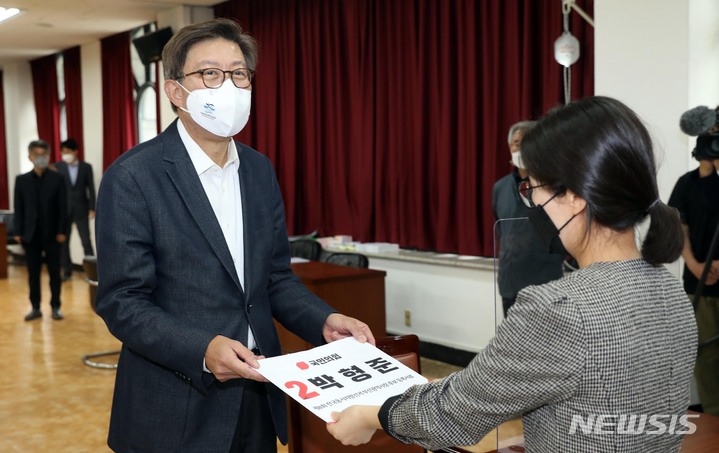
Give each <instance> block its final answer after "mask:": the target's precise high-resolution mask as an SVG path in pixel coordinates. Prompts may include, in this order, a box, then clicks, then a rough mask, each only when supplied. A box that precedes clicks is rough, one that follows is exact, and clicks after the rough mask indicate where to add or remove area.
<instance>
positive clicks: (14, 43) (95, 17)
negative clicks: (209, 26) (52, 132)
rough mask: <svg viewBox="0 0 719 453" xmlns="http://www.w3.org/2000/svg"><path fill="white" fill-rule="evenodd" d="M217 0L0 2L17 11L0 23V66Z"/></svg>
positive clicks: (95, 38)
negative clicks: (182, 7) (186, 5)
mask: <svg viewBox="0 0 719 453" xmlns="http://www.w3.org/2000/svg"><path fill="white" fill-rule="evenodd" d="M217 3H221V1H218V0H154V1H144V0H0V6H3V7H6V8H12V7H14V8H19V9H20V10H22V11H23V13H22V14H21V15H19V16H16V17H14V18H13V19H10V20H9V21H7V22H1V23H0V69H2V68H3V67H4V66H6V65H8V64H11V63H17V62H20V61H28V60H32V59H35V58H38V57H42V56H45V55H50V54H53V53H56V52H58V51H60V50H64V49H67V48H69V47H74V46H77V45H83V44H87V43H91V42H94V41H97V40H99V39H100V38H104V37H106V36H111V35H114V34H115V33H120V32H123V31H128V30H131V29H133V28H135V27H138V26H140V25H144V24H147V23H148V22H153V21H155V20H157V13H158V12H160V11H164V10H168V9H172V8H176V7H178V6H182V5H185V4H188V5H192V6H212V5H215V4H217Z"/></svg>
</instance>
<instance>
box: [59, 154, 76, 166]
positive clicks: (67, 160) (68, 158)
mask: <svg viewBox="0 0 719 453" xmlns="http://www.w3.org/2000/svg"><path fill="white" fill-rule="evenodd" d="M62 160H63V161H65V163H66V164H71V163H73V162H75V156H73V155H72V154H71V153H67V154H63V155H62Z"/></svg>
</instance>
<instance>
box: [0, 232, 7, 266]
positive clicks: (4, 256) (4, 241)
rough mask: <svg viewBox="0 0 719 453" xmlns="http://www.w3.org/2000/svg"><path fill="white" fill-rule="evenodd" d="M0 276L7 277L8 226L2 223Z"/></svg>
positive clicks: (0, 234)
mask: <svg viewBox="0 0 719 453" xmlns="http://www.w3.org/2000/svg"><path fill="white" fill-rule="evenodd" d="M0 278H7V227H6V226H5V224H4V223H0Z"/></svg>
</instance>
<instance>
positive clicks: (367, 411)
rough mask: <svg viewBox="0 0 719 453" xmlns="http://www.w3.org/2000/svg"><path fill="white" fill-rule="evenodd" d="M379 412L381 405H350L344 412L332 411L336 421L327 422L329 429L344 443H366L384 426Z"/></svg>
mask: <svg viewBox="0 0 719 453" xmlns="http://www.w3.org/2000/svg"><path fill="white" fill-rule="evenodd" d="M378 413H379V406H350V407H348V408H347V409H345V410H343V411H342V412H332V419H333V420H334V421H335V422H334V423H328V424H327V431H329V433H330V434H332V436H334V438H335V439H337V440H339V441H340V442H342V444H343V445H361V444H366V443H367V442H369V441H370V439H372V436H373V435H374V432H375V431H377V430H378V429H381V428H382V425H380V423H379V418H377V414H378Z"/></svg>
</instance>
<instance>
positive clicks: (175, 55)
mask: <svg viewBox="0 0 719 453" xmlns="http://www.w3.org/2000/svg"><path fill="white" fill-rule="evenodd" d="M162 62H163V64H164V71H165V84H164V90H165V94H166V95H167V97H168V99H169V100H170V102H172V104H173V106H175V107H176V108H177V109H178V110H177V111H178V115H179V119H177V120H175V121H174V122H173V123H172V124H171V125H170V126H168V127H167V129H165V131H164V132H162V133H161V134H160V135H159V136H157V137H156V138H154V139H152V140H149V141H147V142H144V143H142V144H140V145H138V146H136V147H135V148H133V149H131V150H129V151H128V152H126V153H124V154H123V155H122V156H120V157H119V158H118V159H117V160H116V161H115V162H114V163H113V164H112V165H111V166H110V168H108V170H107V172H106V173H105V175H104V177H103V179H102V184H101V185H100V191H99V193H98V199H97V216H96V222H95V225H96V232H97V267H98V277H99V278H98V282H99V287H98V290H97V313H98V314H99V315H100V316H101V317H102V318H103V319H104V320H105V323H106V324H107V326H108V328H109V330H110V332H112V334H113V335H115V336H116V337H117V338H118V339H120V340H121V341H122V352H121V353H120V359H119V363H118V366H117V377H116V383H115V393H114V397H113V403H112V413H111V417H110V432H109V436H108V444H109V446H110V448H112V449H113V450H115V451H118V452H139V451H142V452H158V453H165V452H169V451H178V452H179V451H181V452H189V453H192V452H223V453H225V452H233V453H236V452H245V453H266V452H275V451H276V449H277V438H278V437H279V439H280V441H281V442H282V443H286V442H287V414H286V402H285V396H284V393H283V392H282V391H281V390H279V389H278V388H277V387H275V386H273V385H272V384H268V383H266V382H265V379H264V378H263V377H262V376H261V375H260V374H259V373H258V372H257V370H256V369H255V368H257V367H258V366H259V365H258V363H257V358H258V356H261V355H262V356H266V357H270V356H276V355H279V354H280V353H281V351H280V343H279V339H278V336H277V331H276V330H275V325H274V322H273V318H274V320H276V321H277V322H279V323H280V324H282V325H283V326H284V327H286V328H288V329H289V330H290V331H292V332H293V333H295V334H297V335H298V336H300V337H301V338H303V339H304V340H306V341H308V342H310V343H312V344H314V345H319V344H322V343H324V342H326V341H334V340H337V339H340V338H344V337H347V336H354V337H355V338H357V339H358V340H359V341H369V342H370V343H372V344H374V337H373V336H372V332H370V329H369V327H367V325H366V324H364V323H362V322H360V321H358V320H356V319H353V318H349V317H347V316H344V315H341V314H339V313H335V312H334V310H332V308H330V307H329V306H328V305H327V304H326V303H324V302H323V301H322V300H320V299H319V298H317V296H315V295H314V294H313V293H311V292H310V291H309V290H308V289H307V287H306V286H305V285H304V284H303V283H302V281H301V280H300V279H299V278H298V277H297V276H296V275H295V274H294V273H293V272H292V268H291V267H290V255H289V240H288V238H287V231H286V228H285V213H284V206H283V202H282V195H281V193H280V188H279V185H278V183H277V179H276V177H275V172H274V170H273V167H272V163H271V162H270V160H269V159H267V157H265V156H263V155H262V154H260V153H258V152H257V151H255V150H253V149H252V148H250V147H248V146H246V145H243V144H242V143H239V142H236V141H234V140H233V139H232V137H233V136H234V135H236V134H237V133H239V132H240V131H241V130H242V128H243V127H244V126H245V124H246V123H247V120H248V119H249V114H250V102H251V91H250V90H251V89H252V81H253V80H252V77H253V75H254V73H255V66H256V63H257V46H256V43H255V41H254V39H253V38H252V37H250V36H249V35H247V34H245V33H244V32H243V31H242V29H241V28H240V26H239V24H238V23H237V22H235V21H233V20H230V19H214V20H211V21H207V22H202V23H198V24H194V25H189V26H187V27H184V28H182V29H181V30H179V31H178V32H177V33H176V34H175V35H174V36H173V37H172V38H171V39H170V41H169V42H168V43H167V45H166V46H165V48H164V50H163V52H162Z"/></svg>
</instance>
